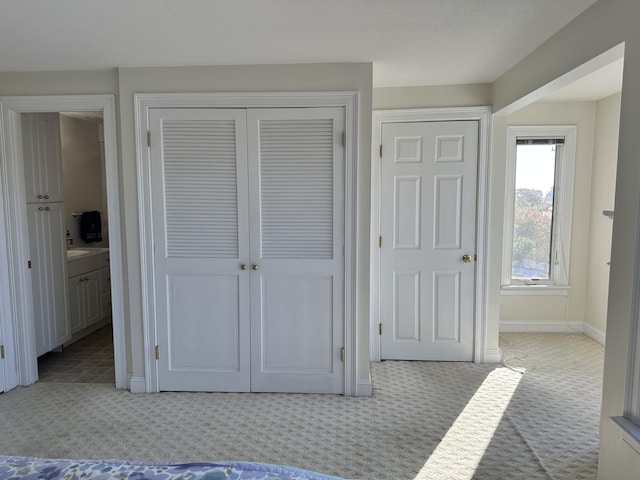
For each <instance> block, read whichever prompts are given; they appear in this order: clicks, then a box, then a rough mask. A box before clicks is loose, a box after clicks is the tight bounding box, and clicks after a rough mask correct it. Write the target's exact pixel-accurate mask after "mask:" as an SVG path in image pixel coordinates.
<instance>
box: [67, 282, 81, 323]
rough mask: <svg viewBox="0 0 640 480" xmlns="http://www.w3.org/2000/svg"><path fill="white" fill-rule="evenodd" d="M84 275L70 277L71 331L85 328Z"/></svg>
mask: <svg viewBox="0 0 640 480" xmlns="http://www.w3.org/2000/svg"><path fill="white" fill-rule="evenodd" d="M82 283H83V280H82V275H79V276H77V277H71V278H70V279H69V283H68V285H69V327H70V328H71V333H72V334H73V333H77V332H79V331H80V330H82V329H83V328H84V300H83V295H82Z"/></svg>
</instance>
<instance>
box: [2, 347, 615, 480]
mask: <svg viewBox="0 0 640 480" xmlns="http://www.w3.org/2000/svg"><path fill="white" fill-rule="evenodd" d="M501 347H502V349H503V357H504V360H505V363H506V365H507V366H509V367H511V368H506V367H504V366H497V365H473V364H469V363H450V362H403V361H385V362H381V363H374V364H373V365H372V378H373V382H374V395H373V397H371V398H345V397H342V396H335V395H292V394H225V393H161V394H151V395H132V394H130V393H128V392H124V391H117V390H114V389H113V388H112V387H110V386H107V385H91V384H62V383H45V382H38V383H36V384H34V385H32V386H31V387H28V388H17V389H15V390H13V391H11V392H8V393H4V394H2V395H0V432H1V434H0V453H2V454H11V455H32V456H43V457H58V458H60V457H64V458H119V459H136V460H168V461H175V462H191V461H213V460H248V461H259V462H268V463H277V464H284V465H292V466H296V467H300V468H305V469H310V470H315V471H319V472H323V473H327V474H332V475H337V476H341V477H345V478H356V479H380V480H383V479H414V478H415V479H455V480H459V479H471V478H478V479H527V480H535V479H567V480H569V479H571V480H574V479H595V478H596V470H597V454H598V423H599V413H600V397H601V384H602V362H603V348H602V347H601V346H600V345H598V344H597V343H595V342H593V341H592V340H590V339H588V338H587V337H585V336H583V335H580V334H575V335H573V334H505V335H501ZM521 372H524V373H521Z"/></svg>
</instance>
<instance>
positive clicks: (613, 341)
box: [490, 0, 640, 480]
mask: <svg viewBox="0 0 640 480" xmlns="http://www.w3.org/2000/svg"><path fill="white" fill-rule="evenodd" d="M639 18H640V2H638V1H637V0H598V1H597V2H596V3H594V4H593V5H592V6H591V7H590V8H588V9H587V10H585V11H584V12H583V13H582V14H581V15H579V16H578V17H577V18H576V19H574V20H573V21H572V22H570V23H569V24H567V25H566V26H565V27H564V28H563V29H562V30H560V31H559V32H558V33H557V34H556V35H554V36H553V37H551V38H550V39H549V40H548V41H547V42H545V43H544V44H543V45H542V46H540V47H539V48H538V49H536V50H535V51H534V52H533V53H531V54H530V55H529V56H527V57H526V58H525V59H524V60H523V61H522V62H520V63H519V64H518V65H516V66H515V67H514V68H512V69H511V70H510V71H509V72H507V73H506V74H505V75H503V76H502V77H501V78H500V79H498V80H497V81H496V82H495V83H494V88H493V98H494V108H495V109H496V110H502V109H503V108H504V109H505V112H507V111H508V108H510V107H511V106H514V107H515V106H517V105H518V103H519V102H520V101H521V99H524V100H522V101H523V102H526V101H530V99H533V98H536V97H537V96H538V95H539V94H542V93H543V91H544V89H545V86H546V85H548V84H551V83H552V82H554V81H555V80H556V79H558V78H560V77H562V76H564V75H565V74H567V73H569V72H571V70H573V69H575V68H577V67H579V66H580V65H582V64H584V63H585V62H588V61H590V60H592V59H593V58H595V57H596V56H598V55H600V54H602V53H604V52H606V51H607V50H609V49H611V48H613V47H615V46H616V45H619V44H621V43H622V42H624V44H625V46H624V57H625V64H624V78H623V87H622V96H621V111H620V136H619V144H618V167H617V173H616V193H615V207H614V208H615V211H616V216H615V220H614V222H613V240H612V249H611V250H612V254H611V276H610V284H609V304H608V308H607V328H606V337H607V338H606V340H607V343H606V347H605V362H604V383H603V397H602V415H601V430H600V457H599V462H598V477H599V478H600V479H615V480H624V479H637V478H638V472H639V471H640V454H638V453H637V452H636V451H635V450H634V449H632V448H631V447H630V446H629V445H628V444H627V443H626V442H625V441H624V440H623V437H622V435H621V431H620V428H619V427H618V426H617V425H616V424H614V423H613V422H612V421H611V420H610V417H611V416H616V415H622V414H623V412H624V402H625V389H626V385H627V372H628V367H629V364H628V357H629V334H630V330H631V324H632V322H634V323H635V322H637V321H638V319H637V318H636V317H634V316H633V310H634V297H635V294H636V292H635V291H634V288H633V285H634V279H635V278H636V274H637V272H636V265H638V263H639V260H640V249H638V247H637V245H638V240H639V239H638V231H639V227H640V218H639V215H638V213H639V207H640V205H639V199H640V162H639V161H638V146H637V145H638V117H640V29H639V28H638V19H639ZM490 201H491V204H492V205H495V203H496V202H499V201H500V200H499V199H498V198H495V197H493V196H492V198H491V199H490ZM494 220H495V222H496V224H495V225H492V230H501V228H502V226H501V225H500V221H499V220H498V219H494ZM490 287H491V288H492V289H494V290H493V291H492V292H491V293H490V300H491V301H497V300H496V299H497V297H498V295H499V292H495V288H496V286H495V285H491V286H490Z"/></svg>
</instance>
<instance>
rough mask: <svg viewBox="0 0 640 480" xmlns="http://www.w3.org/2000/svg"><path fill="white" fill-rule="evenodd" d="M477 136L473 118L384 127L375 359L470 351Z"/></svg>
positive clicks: (451, 356) (465, 356)
mask: <svg viewBox="0 0 640 480" xmlns="http://www.w3.org/2000/svg"><path fill="white" fill-rule="evenodd" d="M477 143H478V124H477V122H476V121H467V122H413V123H396V124H390V125H385V126H383V129H382V145H383V154H382V182H381V236H382V242H383V243H382V247H381V250H380V273H381V275H380V281H381V285H380V286H381V296H380V312H381V323H382V338H381V357H382V358H393V359H405V360H465V361H470V360H472V358H473V307H474V283H475V265H474V256H475V218H476V169H477V159H478V155H477V152H478V147H477ZM464 255H467V256H466V257H464V258H466V259H467V262H468V263H466V262H464V261H463V256H464Z"/></svg>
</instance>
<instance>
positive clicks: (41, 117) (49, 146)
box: [21, 113, 62, 203]
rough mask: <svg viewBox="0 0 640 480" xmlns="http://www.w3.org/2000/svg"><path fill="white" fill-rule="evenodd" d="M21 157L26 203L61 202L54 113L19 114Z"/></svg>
mask: <svg viewBox="0 0 640 480" xmlns="http://www.w3.org/2000/svg"><path fill="white" fill-rule="evenodd" d="M21 120H22V155H23V158H24V176H25V184H26V196H27V203H34V202H61V201H62V153H61V143H60V116H59V114H58V113H23V114H22V115H21Z"/></svg>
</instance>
